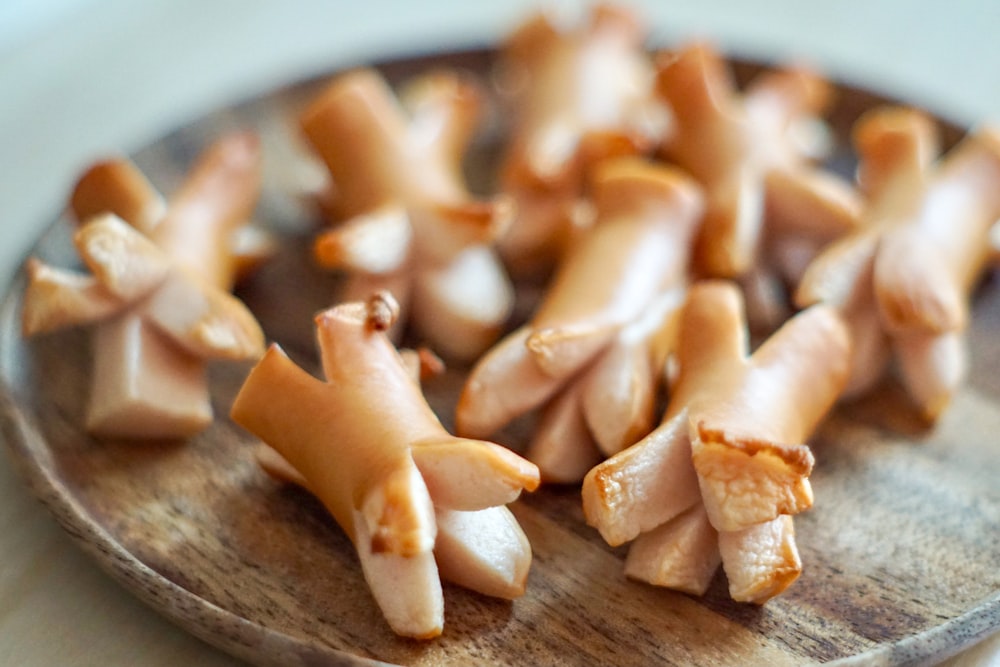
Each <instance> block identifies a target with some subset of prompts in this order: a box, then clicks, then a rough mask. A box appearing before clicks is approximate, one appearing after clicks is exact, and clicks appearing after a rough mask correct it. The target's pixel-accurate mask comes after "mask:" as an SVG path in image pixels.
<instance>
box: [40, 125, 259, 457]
mask: <svg viewBox="0 0 1000 667" xmlns="http://www.w3.org/2000/svg"><path fill="white" fill-rule="evenodd" d="M259 186H260V173H259V147H258V142H257V139H256V138H255V137H253V136H252V135H249V134H235V135H230V136H228V137H225V138H223V139H221V140H220V141H218V142H217V143H215V144H214V145H213V146H211V147H210V148H209V149H208V150H207V151H206V152H205V153H204V154H203V155H202V156H201V158H200V159H199V161H198V162H197V163H196V165H195V167H194V168H193V169H192V171H191V174H190V176H189V177H188V179H187V180H186V181H185V183H184V184H183V185H182V187H181V189H180V190H179V191H178V192H177V194H176V195H175V197H174V198H173V199H172V200H171V202H170V204H169V206H168V207H166V208H165V207H164V204H163V200H162V198H161V197H160V196H159V194H158V193H157V192H156V191H155V190H154V189H153V187H152V186H151V185H150V184H149V182H148V181H147V180H146V179H145V177H144V176H143V175H142V173H141V172H139V170H138V169H137V168H136V167H135V166H134V165H133V164H132V163H131V162H129V161H127V160H124V159H119V160H109V161H105V162H99V163H97V164H96V165H94V166H93V167H92V168H91V169H89V170H88V171H87V172H86V173H85V174H84V175H83V177H82V178H81V179H80V181H79V182H78V184H77V186H76V188H75V189H74V192H73V195H72V198H71V203H72V207H73V209H74V213H75V215H76V217H77V219H78V220H79V221H80V223H81V227H80V228H79V230H78V231H77V233H76V236H75V238H74V242H75V244H76V247H77V251H78V253H79V255H80V257H81V258H82V259H83V261H84V263H85V265H86V266H87V268H88V269H89V271H90V273H89V275H83V274H77V273H75V272H67V271H62V270H58V269H52V268H51V267H46V266H44V265H42V264H41V263H39V262H37V261H34V262H30V263H29V265H28V267H27V270H28V278H29V285H28V289H27V293H26V304H25V312H24V319H23V322H24V327H25V331H26V333H32V332H35V331H43V330H51V329H54V328H57V327H61V326H70V325H80V324H89V323H93V322H96V323H97V327H96V330H95V332H94V335H93V343H92V344H93V347H94V376H93V381H92V388H91V392H90V403H89V406H88V408H87V428H88V430H90V431H91V432H93V433H95V434H99V435H106V436H112V437H134V438H178V437H186V436H188V435H192V434H193V433H195V432H197V431H199V430H201V429H202V428H204V427H205V426H207V424H208V423H209V422H210V421H211V418H212V411H211V403H210V400H209V394H208V387H207V383H206V378H205V372H204V362H205V360H206V359H208V358H229V359H245V358H248V357H251V358H252V357H254V356H258V355H259V354H260V353H261V352H262V350H263V334H262V333H261V331H260V327H259V326H258V325H257V322H256V320H255V319H254V318H253V316H252V315H251V314H250V313H249V311H248V310H247V309H246V308H245V307H244V306H243V305H242V304H241V303H240V302H239V301H237V300H236V299H234V298H233V297H232V296H230V295H229V294H228V293H227V292H226V291H225V290H228V289H229V287H230V285H231V284H232V281H233V278H234V271H235V267H236V254H235V252H234V243H235V239H234V236H235V232H236V229H237V228H238V226H239V225H242V224H243V223H245V222H246V221H247V218H248V216H249V214H250V212H251V210H252V209H253V206H254V203H255V201H256V197H257V192H258V189H259ZM119 216H126V218H125V222H127V223H129V224H130V225H131V227H129V225H126V224H125V222H122V220H121V219H120V217H119ZM133 228H134V229H133Z"/></svg>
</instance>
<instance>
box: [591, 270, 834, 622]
mask: <svg viewBox="0 0 1000 667" xmlns="http://www.w3.org/2000/svg"><path fill="white" fill-rule="evenodd" d="M849 354H850V347H849V339H848V335H847V330H846V327H845V325H844V323H843V322H842V321H841V318H840V316H839V315H837V313H836V311H835V310H834V309H833V308H832V307H828V306H821V307H813V308H810V309H808V310H806V311H804V312H802V313H800V314H799V315H796V316H795V317H793V318H792V319H791V320H790V321H789V322H787V323H786V324H785V325H784V326H783V327H782V328H781V329H779V330H778V331H777V332H776V333H775V334H774V335H772V336H771V337H770V338H769V339H768V340H767V341H766V342H765V343H764V344H763V345H762V346H761V347H760V348H758V349H757V351H756V352H754V354H752V355H750V354H749V350H748V342H747V333H746V324H745V318H744V314H743V308H742V301H741V299H740V294H739V291H738V289H737V288H736V287H735V286H734V285H732V284H728V283H721V282H703V283H698V284H696V285H694V286H693V287H692V288H691V289H690V291H689V295H688V300H687V303H686V305H685V307H684V310H683V312H682V314H681V324H680V334H679V342H678V350H677V363H678V367H679V369H680V370H679V375H678V378H677V381H676V383H675V385H674V387H673V391H672V394H671V398H670V404H669V406H668V409H667V412H666V415H665V417H664V421H663V424H662V425H661V426H660V427H659V428H657V429H656V430H655V431H653V432H652V433H651V434H650V435H649V436H647V437H646V438H644V439H643V440H641V441H640V442H639V443H637V444H635V445H633V446H631V447H629V448H627V449H625V450H623V451H622V452H620V453H618V454H616V455H615V456H613V457H611V458H610V459H608V460H607V461H604V462H603V463H601V464H599V465H598V466H596V467H595V468H594V469H593V470H591V471H590V473H588V475H587V477H586V478H585V479H584V484H583V489H582V496H583V503H584V504H583V507H584V515H585V516H586V519H587V522H588V523H590V524H591V525H593V526H595V527H596V528H597V529H598V530H599V531H600V532H601V535H602V536H603V537H604V538H605V540H607V541H608V542H609V543H610V544H612V545H614V544H620V543H622V542H625V541H628V540H631V539H636V538H639V539H640V540H641V541H639V542H638V545H639V546H638V547H637V553H636V555H635V556H634V557H633V558H632V562H631V564H630V565H629V572H630V576H633V577H637V578H643V579H646V580H649V581H651V582H652V583H657V582H667V585H670V586H676V587H679V588H681V589H682V590H703V589H704V587H705V586H707V579H706V576H707V575H705V569H704V567H702V566H699V564H698V562H697V559H702V560H704V559H707V562H712V560H713V559H716V558H718V557H719V556H718V554H717V549H716V548H715V547H712V546H711V540H710V539H709V538H710V536H711V532H707V528H705V527H703V526H702V527H699V523H698V519H697V516H698V513H692V512H691V510H690V509H689V508H691V507H693V506H696V505H703V507H704V516H705V517H706V518H707V520H708V521H709V523H710V524H711V527H712V528H713V529H714V530H717V531H719V540H720V542H719V544H720V545H722V544H726V545H729V546H727V547H726V548H722V549H721V559H722V563H723V565H724V567H725V569H726V572H727V573H732V574H731V577H732V580H734V581H738V582H739V583H734V584H733V586H731V588H730V592H731V594H732V595H733V597H734V599H738V600H749V601H755V602H762V601H764V600H766V599H767V598H768V597H770V596H771V595H774V594H776V593H777V592H779V591H780V590H781V589H783V588H784V587H785V586H787V585H788V584H790V583H791V581H792V580H794V578H795V576H797V569H796V568H800V567H801V564H800V563H799V562H798V554H797V552H795V551H794V542H790V540H791V539H792V538H791V532H790V530H791V529H790V524H789V526H788V527H787V529H786V528H785V527H784V523H781V522H785V519H784V518H782V517H784V516H786V515H790V514H794V513H797V512H800V511H802V510H804V509H807V508H808V507H809V506H810V505H811V504H812V491H811V488H810V487H809V482H808V475H809V473H810V472H811V469H812V463H813V459H812V455H811V453H810V452H809V449H808V447H806V446H805V445H804V444H801V443H802V442H803V441H804V440H805V439H806V438H807V437H809V434H810V433H811V432H812V430H813V429H814V428H815V427H816V425H817V423H818V422H819V420H820V419H822V417H823V416H824V414H825V413H826V411H827V410H828V409H829V408H830V407H831V406H832V404H833V402H834V400H835V399H836V397H837V395H838V394H839V392H840V390H841V388H842V387H843V384H844V382H845V381H846V378H847V372H848V360H849ZM682 514H683V515H684V516H685V517H686V518H683V519H679V518H677V517H680V516H681V515H682ZM775 521H777V522H779V523H780V525H778V524H775V526H776V527H775V529H774V531H773V532H774V535H776V536H777V537H775V539H773V540H770V541H768V540H766V539H763V538H760V535H759V534H758V533H759V532H760V530H764V529H762V528H758V527H760V526H765V525H770V524H771V523H772V522H775ZM668 522H671V523H673V525H671V524H670V523H668ZM674 522H676V523H674ZM779 529H780V530H779ZM768 530H770V529H768ZM765 532H766V531H765ZM767 535H771V533H767ZM682 536H683V538H684V539H685V540H687V542H685V544H686V546H685V547H682V548H680V550H679V551H678V550H677V549H674V550H671V549H670V548H669V545H668V544H667V540H669V539H674V538H680V537H682ZM758 538H760V539H758ZM779 538H780V539H779ZM706 540H707V541H708V542H707V543H706ZM754 540H756V541H757V542H760V545H759V546H760V547H761V554H769V556H768V557H767V558H764V559H763V560H762V561H761V562H760V563H756V562H751V561H750V560H747V559H748V558H752V556H747V554H750V553H751V552H752V546H751V545H750V543H749V542H752V541H754ZM789 543H790V544H791V546H790V547H789V546H788V544H789ZM706 544H707V545H708V546H706ZM733 545H736V547H738V548H736V547H733ZM772 547H773V548H772ZM734 554H743V555H742V556H739V558H740V559H741V560H734V558H736V556H734ZM744 556H746V558H744ZM793 556H794V557H793ZM762 558H763V556H762ZM765 561H766V562H765ZM772 561H773V562H772ZM755 563H756V564H755ZM703 564H704V563H703ZM703 564H702V565H703ZM758 565H759V567H758ZM748 568H749V569H748ZM793 570H794V571H795V573H794V575H791V574H790V572H791V571H793Z"/></svg>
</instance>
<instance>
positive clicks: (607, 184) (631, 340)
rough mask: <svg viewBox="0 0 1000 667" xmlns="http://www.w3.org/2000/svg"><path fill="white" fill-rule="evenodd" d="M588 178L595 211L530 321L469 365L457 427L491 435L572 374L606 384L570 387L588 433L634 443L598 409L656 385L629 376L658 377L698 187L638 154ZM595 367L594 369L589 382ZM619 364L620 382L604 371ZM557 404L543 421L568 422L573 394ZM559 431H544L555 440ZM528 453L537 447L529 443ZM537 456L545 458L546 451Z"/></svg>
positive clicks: (647, 404)
mask: <svg viewBox="0 0 1000 667" xmlns="http://www.w3.org/2000/svg"><path fill="white" fill-rule="evenodd" d="M593 179H594V185H593V192H594V202H595V207H596V209H597V211H598V219H597V222H596V223H595V225H594V226H593V227H592V228H590V229H589V230H587V232H586V234H585V235H584V236H583V237H581V238H580V239H579V241H578V242H577V243H576V244H575V245H574V246H573V249H572V251H571V252H570V253H569V254H568V255H567V257H566V258H565V260H564V261H563V263H562V264H561V265H560V267H559V270H558V271H557V273H556V275H555V278H554V279H553V282H552V284H551V285H550V286H549V288H548V291H547V292H546V294H545V297H544V298H543V300H542V302H541V304H540V306H539V307H538V309H537V311H536V312H535V314H534V315H533V317H532V319H531V321H530V322H529V323H528V324H526V325H524V326H523V327H521V328H520V329H518V330H516V331H514V332H513V333H511V334H510V335H508V336H507V337H506V338H504V339H503V340H501V341H500V342H499V343H498V344H497V345H496V346H495V347H494V348H493V349H492V350H490V351H489V352H487V353H486V355H485V356H484V357H483V358H482V359H480V361H479V362H478V363H477V364H476V366H475V367H474V368H473V369H472V371H471V373H470V374H469V377H468V380H467V382H466V385H465V388H464V389H463V391H462V395H461V397H460V399H459V402H458V407H457V411H456V429H457V430H458V432H459V433H460V434H463V435H468V436H471V437H487V436H489V435H491V434H492V433H494V432H495V431H497V430H498V429H500V428H501V427H502V426H504V425H505V424H506V423H508V422H509V421H511V420H513V419H514V418H516V417H518V416H520V415H522V414H525V413H526V412H528V411H529V410H532V409H534V408H537V407H539V406H541V405H542V404H544V403H545V402H546V401H550V400H553V397H554V396H556V395H557V394H558V393H559V392H561V391H568V389H567V387H569V385H571V384H573V383H577V382H581V383H584V384H591V385H593V384H594V383H602V384H600V386H593V387H591V388H590V389H588V390H586V391H580V392H577V394H576V395H577V398H576V399H574V401H576V402H577V403H579V406H578V409H580V410H582V412H581V417H580V418H581V419H583V420H584V421H585V422H586V423H587V424H588V425H589V426H590V427H591V430H592V431H593V433H594V435H595V436H601V435H604V434H609V433H612V434H618V435H614V436H612V439H613V440H615V442H609V441H607V440H605V441H604V445H603V446H602V449H605V450H614V451H617V449H619V448H621V447H622V446H624V445H625V444H630V443H624V442H622V441H621V440H620V438H621V437H626V436H622V435H621V434H620V432H619V431H618V429H616V428H614V427H613V425H612V426H611V427H609V425H608V424H607V419H605V417H606V414H607V413H610V414H630V413H632V409H631V407H629V405H627V404H630V403H631V402H632V400H633V398H634V391H642V392H644V393H647V394H655V390H653V389H650V388H649V387H648V386H647V387H645V388H643V389H637V388H636V386H635V384H634V383H633V380H634V382H635V383H640V384H644V385H649V384H653V383H655V382H656V381H657V380H658V379H659V377H660V376H661V373H660V369H659V365H660V363H661V362H662V358H663V356H664V354H663V352H662V345H661V340H660V339H661V336H660V335H659V334H660V332H661V330H663V329H666V330H668V331H669V330H670V326H669V325H670V321H671V320H672V317H673V313H674V312H676V310H677V307H678V306H679V303H680V298H679V297H678V295H677V293H678V292H683V289H684V287H685V286H686V284H687V272H688V257H689V252H690V246H691V240H692V238H693V235H694V232H695V228H696V226H697V221H698V217H699V215H700V212H701V194H700V191H699V189H698V188H697V186H696V185H695V184H694V183H693V182H692V181H691V180H690V179H689V178H688V177H687V176H685V175H684V174H683V173H681V172H680V171H678V170H676V169H673V168H670V167H664V166H656V165H652V164H649V163H647V162H644V161H642V160H639V159H637V158H620V159H617V160H610V161H607V162H605V163H603V164H602V165H601V166H600V167H599V168H598V169H597V170H596V171H595V173H594V176H593ZM595 364H596V365H597V366H596V367H595ZM598 367H600V368H598ZM591 370H593V372H594V373H595V374H596V375H598V376H601V377H600V379H596V380H594V382H589V381H588V380H587V375H588V374H589V373H590V372H591ZM633 370H634V373H633ZM619 374H620V375H623V376H624V377H625V379H624V381H622V382H620V383H616V382H612V381H610V380H609V378H614V377H615V376H616V375H619ZM615 385H617V388H618V389H621V391H618V390H616V386H615ZM602 391H603V394H602ZM588 396H589V398H588ZM614 402H618V403H617V404H616V403H614ZM622 403H624V405H623V404H622ZM552 406H553V407H552V409H554V410H557V411H564V412H563V416H562V417H559V418H556V416H555V415H553V416H552V417H550V418H543V420H542V423H543V424H546V425H551V427H552V428H556V427H558V428H559V429H560V430H562V429H565V428H569V427H570V426H571V425H572V423H573V420H574V419H575V418H574V417H573V409H574V408H573V407H572V405H566V406H564V407H563V408H556V407H554V406H555V404H554V403H553V404H552ZM619 408H620V410H619ZM642 410H643V411H644V412H648V411H651V410H652V400H649V401H643V407H642ZM602 413H603V414H602ZM651 420H652V417H650V418H649V421H651ZM640 421H642V419H640ZM595 426H596V427H597V428H593V427H595ZM627 430H629V429H626V431H627ZM578 432H583V431H579V430H578ZM562 437H563V436H559V437H557V438H550V437H549V436H548V435H547V434H540V435H539V438H541V439H542V441H544V442H546V443H549V444H552V445H555V444H557V441H558V440H560V439H562ZM590 446H591V445H590V444H589V443H588V442H586V441H585V442H582V443H581V447H583V450H585V451H581V452H579V453H580V454H581V456H584V455H585V456H589V454H588V453H587V451H586V450H587V448H588V447H590ZM529 452H530V453H529V456H535V455H536V454H539V452H538V449H537V448H536V447H534V446H533V447H532V448H531V449H529ZM566 454H568V452H566ZM539 456H542V455H541V454H539ZM544 458H545V459H546V460H549V461H552V459H551V458H550V456H549V454H548V453H546V454H544ZM535 460H541V458H537V457H536V459H535ZM569 468H571V469H574V470H576V469H579V466H577V465H570V466H569ZM549 472H552V473H553V474H551V475H547V476H549V477H552V478H554V479H557V480H558V481H564V482H568V481H574V480H573V479H570V478H569V477H571V476H570V475H568V471H567V470H565V469H564V470H563V471H562V472H557V471H556V470H555V469H551V470H550V471H549ZM581 472H582V471H581ZM543 474H546V470H543ZM578 480H579V478H578V477H577V479H576V480H575V481H578Z"/></svg>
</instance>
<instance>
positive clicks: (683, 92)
mask: <svg viewBox="0 0 1000 667" xmlns="http://www.w3.org/2000/svg"><path fill="white" fill-rule="evenodd" d="M657 67H658V73H657V80H656V89H657V91H658V93H659V94H660V95H661V96H662V97H663V99H664V100H666V101H667V102H669V104H670V108H671V109H672V111H673V116H674V128H673V132H672V133H671V134H670V135H669V136H668V137H667V141H666V143H665V144H664V146H663V151H662V152H663V154H664V156H665V157H666V158H667V159H668V160H670V161H673V162H675V163H677V164H678V165H680V166H681V167H683V168H684V169H686V170H687V171H689V172H690V173H691V174H692V175H693V176H694V178H695V179H696V180H697V181H698V182H699V183H701V184H702V186H703V187H704V188H705V202H706V206H705V209H706V210H705V218H704V221H703V222H702V227H701V232H700V235H699V238H698V244H697V251H696V256H695V266H696V267H697V270H698V271H699V272H700V273H701V274H702V275H705V276H707V277H712V278H728V279H733V280H737V281H740V282H741V284H742V285H743V286H744V288H745V290H746V292H747V296H748V302H747V306H748V307H752V308H753V309H754V312H751V313H750V314H751V316H752V317H751V319H753V320H773V321H770V322H767V324H768V325H769V326H770V327H776V326H777V325H778V324H780V319H781V317H782V316H783V315H784V313H783V312H782V309H781V308H778V309H774V308H770V310H776V311H777V313H778V317H777V318H776V317H775V316H774V315H773V314H769V313H767V312H766V311H767V310H768V308H761V307H758V299H756V298H753V297H756V296H757V295H760V294H761V290H760V289H759V288H760V287H761V286H762V284H763V285H766V284H767V283H768V282H770V283H773V284H776V285H780V284H781V282H783V281H785V280H790V281H792V282H793V283H794V281H796V280H797V279H798V277H799V276H798V275H791V276H782V275H779V274H780V273H781V271H780V270H779V269H789V268H792V265H793V264H801V261H799V262H791V261H789V258H788V255H789V253H790V252H795V253H799V254H800V253H801V252H802V250H803V249H805V250H807V251H808V252H809V253H811V254H815V253H816V252H818V249H819V248H820V247H822V246H823V245H825V244H826V243H828V242H829V241H831V240H832V239H834V238H837V237H838V236H840V235H842V234H844V233H846V232H848V231H850V230H852V229H854V228H855V227H856V226H857V224H858V217H859V215H860V211H861V201H860V198H859V197H858V195H857V193H856V192H855V191H854V189H853V188H852V187H851V185H850V184H849V183H848V182H847V181H845V180H843V179H841V178H840V177H839V176H837V175H836V174H834V173H832V172H829V171H827V170H825V169H822V168H820V167H817V166H815V165H814V164H813V161H814V160H815V159H816V158H817V157H820V156H821V153H822V152H823V150H822V149H823V142H822V141H821V140H820V139H819V138H820V137H822V133H821V132H817V131H816V128H817V126H821V121H820V117H819V114H820V113H821V112H822V110H823V109H824V107H826V106H827V104H828V102H829V99H830V97H831V92H830V86H829V84H828V83H827V82H826V81H825V80H824V79H822V78H821V77H819V76H818V75H816V74H814V73H813V72H811V71H809V70H807V69H804V68H789V69H783V70H777V71H771V72H765V73H762V74H759V75H758V76H757V77H755V78H754V79H753V80H752V81H751V82H750V84H749V85H748V86H747V88H746V90H745V91H744V92H743V93H742V94H740V93H738V92H737V90H736V87H735V84H734V82H733V81H732V79H731V76H730V72H729V71H728V69H727V65H726V63H725V61H724V60H723V59H722V57H721V56H720V55H719V54H718V53H717V52H716V51H714V50H713V49H712V48H711V47H709V46H707V45H705V44H693V45H690V46H687V47H685V48H682V49H680V50H678V51H676V52H669V53H663V54H661V55H660V57H659V58H658V59H657ZM788 246H792V247H791V248H790V247H788ZM751 285H752V286H754V287H756V288H758V289H747V288H748V287H749V286H751ZM765 291H766V290H765ZM762 311H764V312H762Z"/></svg>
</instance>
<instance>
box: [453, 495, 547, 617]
mask: <svg viewBox="0 0 1000 667" xmlns="http://www.w3.org/2000/svg"><path fill="white" fill-rule="evenodd" d="M437 525H438V537H437V542H436V544H435V545H434V557H435V558H436V559H437V564H438V569H439V570H440V571H441V577H442V578H444V579H447V580H448V581H451V582H453V583H456V584H458V585H459V586H464V587H465V588H468V589H470V590H474V591H477V592H479V593H482V594H483V595H489V596H491V597H497V598H502V599H505V600H513V599H515V598H519V597H521V596H522V595H524V590H525V587H526V586H527V583H528V571H529V569H530V568H531V546H530V544H529V543H528V538H527V537H526V536H525V535H524V531H523V530H521V526H520V525H519V524H518V522H517V519H516V518H515V517H514V515H513V514H511V512H510V510H509V509H507V508H506V507H503V506H498V507H490V508H487V509H482V510H479V511H476V512H459V511H455V510H438V512H437Z"/></svg>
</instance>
